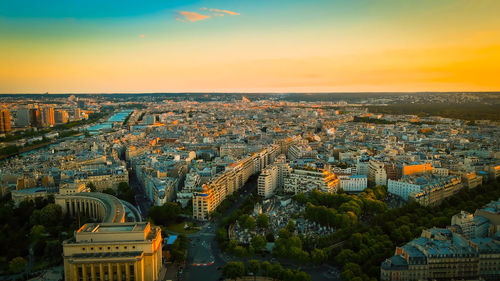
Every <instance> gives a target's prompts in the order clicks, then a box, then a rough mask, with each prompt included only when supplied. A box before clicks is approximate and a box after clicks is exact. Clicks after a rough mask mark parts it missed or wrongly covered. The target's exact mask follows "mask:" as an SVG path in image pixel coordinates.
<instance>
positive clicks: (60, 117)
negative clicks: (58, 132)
mask: <svg viewBox="0 0 500 281" xmlns="http://www.w3.org/2000/svg"><path fill="white" fill-rule="evenodd" d="M54 115H55V116H54V119H55V122H56V123H57V124H64V123H67V122H68V118H69V115H68V112H67V111H66V110H62V109H59V110H56V111H55V114H54Z"/></svg>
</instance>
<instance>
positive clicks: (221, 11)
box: [200, 7, 240, 16]
mask: <svg viewBox="0 0 500 281" xmlns="http://www.w3.org/2000/svg"><path fill="white" fill-rule="evenodd" d="M200 10H207V11H210V12H212V13H216V14H228V15H231V16H239V15H240V13H236V12H233V11H229V10H219V9H213V8H207V7H203V8H200Z"/></svg>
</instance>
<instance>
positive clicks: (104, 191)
mask: <svg viewBox="0 0 500 281" xmlns="http://www.w3.org/2000/svg"><path fill="white" fill-rule="evenodd" d="M102 193H106V194H109V195H113V196H116V192H115V191H114V190H113V189H112V188H111V187H109V188H106V189H104V190H103V191H102Z"/></svg>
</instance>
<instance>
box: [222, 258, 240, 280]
mask: <svg viewBox="0 0 500 281" xmlns="http://www.w3.org/2000/svg"><path fill="white" fill-rule="evenodd" d="M244 274H245V265H244V264H243V263H242V262H237V261H230V262H228V263H226V264H225V265H224V266H223V267H222V276H224V277H225V278H229V279H233V280H236V278H239V277H242V276H243V275H244Z"/></svg>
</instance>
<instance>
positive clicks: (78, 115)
mask: <svg viewBox="0 0 500 281" xmlns="http://www.w3.org/2000/svg"><path fill="white" fill-rule="evenodd" d="M81 118H82V112H81V110H80V108H78V107H75V111H74V115H73V119H75V120H80V119H81Z"/></svg>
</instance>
